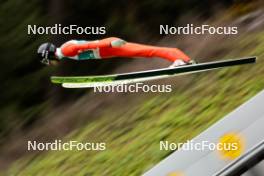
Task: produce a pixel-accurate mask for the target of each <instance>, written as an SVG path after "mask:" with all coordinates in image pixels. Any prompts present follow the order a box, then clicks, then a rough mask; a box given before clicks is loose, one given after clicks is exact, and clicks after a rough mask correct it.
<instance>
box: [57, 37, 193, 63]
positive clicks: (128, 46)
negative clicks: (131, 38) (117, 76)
mask: <svg viewBox="0 0 264 176" xmlns="http://www.w3.org/2000/svg"><path fill="white" fill-rule="evenodd" d="M118 40H121V41H123V40H122V39H119V38H116V37H110V38H106V39H102V40H98V41H69V42H66V43H65V44H63V45H62V46H61V48H58V52H56V53H57V56H58V57H59V58H65V57H66V58H72V59H76V60H85V59H105V58H111V57H130V58H135V57H144V58H155V57H158V58H162V59H166V60H169V61H172V62H174V61H175V60H177V59H181V60H183V61H184V62H188V61H190V58H189V57H188V56H187V55H186V54H184V53H183V52H182V51H181V50H179V49H177V48H168V47H156V46H150V45H143V44H137V43H130V42H124V41H123V42H124V43H123V44H122V45H120V46H113V44H112V42H115V41H118ZM87 51H88V54H86V55H85V54H84V53H85V52H87ZM81 55H82V57H80V56H81Z"/></svg>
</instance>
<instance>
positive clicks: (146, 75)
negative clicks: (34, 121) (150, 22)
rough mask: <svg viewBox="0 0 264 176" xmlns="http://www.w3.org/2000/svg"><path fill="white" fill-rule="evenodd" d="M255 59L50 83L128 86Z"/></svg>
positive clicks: (56, 79) (55, 78)
mask: <svg viewBox="0 0 264 176" xmlns="http://www.w3.org/2000/svg"><path fill="white" fill-rule="evenodd" d="M256 59H257V58H256V57H247V58H240V59H233V60H220V61H213V62H205V63H199V64H194V65H185V66H180V67H175V68H162V69H156V70H147V71H139V72H131V73H122V74H113V75H102V76H66V77H64V76H52V77H51V82H52V83H55V84H62V86H63V87H67V88H77V87H95V86H104V85H107V84H109V85H113V84H128V83H134V82H139V81H147V80H153V79H161V78H166V77H171V76H176V75H182V74H188V73H195V72H202V71H208V70H213V69H219V68H223V67H231V66H236V65H243V64H250V63H255V62H256Z"/></svg>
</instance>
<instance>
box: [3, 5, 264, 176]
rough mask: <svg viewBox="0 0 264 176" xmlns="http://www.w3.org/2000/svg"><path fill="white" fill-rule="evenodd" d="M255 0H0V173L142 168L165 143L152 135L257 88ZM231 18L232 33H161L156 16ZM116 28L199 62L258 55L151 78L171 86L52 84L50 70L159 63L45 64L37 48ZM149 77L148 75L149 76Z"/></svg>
mask: <svg viewBox="0 0 264 176" xmlns="http://www.w3.org/2000/svg"><path fill="white" fill-rule="evenodd" d="M263 7H264V4H263V2H262V1H261V0H259V1H257V0H251V1H239V0H233V1H230V0H225V1H217V0H211V1H207V0H188V1H178V0H174V1H163V0H144V1H139V0H133V1H123V0H118V1H110V0H97V1H83V0H80V1H73V0H68V1H62V0H54V1H51V0H47V1H42V0H40V1H33V0H28V1H19V0H2V1H1V5H0V9H1V11H0V13H1V19H0V24H1V25H0V26H1V27H0V35H1V37H0V43H1V45H0V53H1V56H0V58H1V59H0V68H1V69H0V70H1V75H0V82H1V86H0V92H1V94H0V100H1V101H0V173H2V174H3V175H87V176H88V175H89V176H90V175H93V176H97V175H100V176H101V175H108V176H110V175H114V176H116V175H117V176H118V175H121V176H122V175H140V174H142V173H144V171H146V170H147V169H149V168H151V167H152V166H153V165H155V164H157V163H158V162H159V161H160V160H162V159H163V158H164V157H166V156H167V155H169V154H170V152H166V151H159V141H160V140H168V141H171V142H184V141H186V140H187V139H191V138H193V137H194V136H196V135H197V134H199V133H200V132H202V131H203V130H204V129H206V128H208V127H209V126H210V125H212V124H213V123H215V122H216V121H217V120H219V119H220V118H221V117H223V116H224V115H225V114H227V113H228V112H230V111H231V110H233V109H234V108H235V107H237V106H238V105H240V104H241V103H243V102H244V101H246V100H247V99H249V98H250V97H252V96H253V95H255V94H256V93H257V92H259V91H260V90H262V89H263V88H264V79H263V73H264V67H263V66H262V64H263V52H264V35H263V34H264V13H263V12H264V9H263ZM55 23H57V24H62V25H71V24H77V25H79V26H83V27H85V26H105V27H106V29H107V33H106V35H89V36H87V35H53V36H51V35H27V25H29V24H31V25H34V24H36V25H40V26H52V25H54V24H55ZM188 23H193V24H196V25H201V24H210V25H214V26H238V27H239V34H238V35H235V36H230V35H229V36H224V35H184V36H179V35H168V36H161V35H159V25H160V24H168V25H171V26H184V25H186V24H188ZM110 36H115V37H120V38H123V39H125V40H127V41H131V42H139V43H146V44H153V45H161V46H171V47H179V48H180V49H182V50H184V51H185V52H186V53H188V54H189V55H190V56H191V57H193V58H195V59H197V60H198V61H200V62H203V61H207V60H214V59H226V58H238V57H243V56H249V55H256V56H258V57H259V62H258V64H257V65H254V66H253V65H250V66H242V67H234V68H228V69H222V70H219V71H210V72H206V73H200V74H193V75H189V76H182V77H177V78H172V79H166V80H160V81H157V82H154V83H159V84H172V85H173V92H172V93H147V94H146V93H132V94H129V93H108V94H107V93H93V91H91V90H87V89H83V90H65V89H63V88H60V87H57V86H55V85H52V84H51V83H50V81H49V78H50V76H51V75H89V74H106V73H115V72H128V71H135V70H145V69H150V68H160V67H164V66H167V65H169V63H168V62H167V61H161V60H159V59H154V60H145V59H138V60H133V61H131V60H130V59H126V58H116V59H111V60H108V61H98V60H96V61H83V62H74V61H68V62H63V63H60V64H59V65H57V66H52V67H45V66H43V65H41V64H40V63H39V60H38V59H37V57H36V50H37V47H38V45H39V44H41V43H43V42H47V41H49V42H53V43H55V44H57V45H58V46H59V45H60V44H62V43H63V42H66V41H67V40H71V39H86V40H93V39H99V38H104V37H110ZM152 83H153V82H150V83H149V84H152ZM55 139H63V140H65V141H67V140H78V141H81V142H88V141H90V142H91V141H92V142H107V150H106V151H103V152H87V151H71V152H69V151H60V152H55V151H50V152H28V151H27V141H28V140H37V141H40V142H41V141H42V142H47V141H54V140H55Z"/></svg>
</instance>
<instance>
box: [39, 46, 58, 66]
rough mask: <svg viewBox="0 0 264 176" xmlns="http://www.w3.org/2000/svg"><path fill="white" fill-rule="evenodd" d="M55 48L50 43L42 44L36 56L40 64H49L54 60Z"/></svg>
mask: <svg viewBox="0 0 264 176" xmlns="http://www.w3.org/2000/svg"><path fill="white" fill-rule="evenodd" d="M55 52H56V46H55V45H54V44H52V43H43V44H41V45H40V46H39V48H38V56H39V58H40V62H41V63H43V64H46V65H49V64H50V60H54V59H55Z"/></svg>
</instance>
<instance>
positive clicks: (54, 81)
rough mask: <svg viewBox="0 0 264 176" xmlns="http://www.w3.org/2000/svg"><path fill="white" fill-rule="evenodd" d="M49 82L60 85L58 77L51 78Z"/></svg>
mask: <svg viewBox="0 0 264 176" xmlns="http://www.w3.org/2000/svg"><path fill="white" fill-rule="evenodd" d="M50 81H51V82H52V83H54V84H61V83H62V82H61V80H60V77H58V76H51V77H50Z"/></svg>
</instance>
